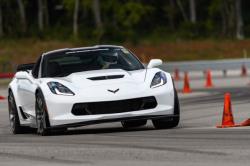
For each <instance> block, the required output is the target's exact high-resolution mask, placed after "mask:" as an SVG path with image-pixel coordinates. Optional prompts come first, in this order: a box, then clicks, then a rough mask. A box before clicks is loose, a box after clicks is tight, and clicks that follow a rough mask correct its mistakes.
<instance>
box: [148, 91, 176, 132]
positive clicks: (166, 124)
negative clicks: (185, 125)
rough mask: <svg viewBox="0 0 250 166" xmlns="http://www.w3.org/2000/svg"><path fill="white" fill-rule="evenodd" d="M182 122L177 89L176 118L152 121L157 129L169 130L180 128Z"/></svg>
mask: <svg viewBox="0 0 250 166" xmlns="http://www.w3.org/2000/svg"><path fill="white" fill-rule="evenodd" d="M179 121H180V104H179V99H178V95H177V91H176V89H175V90H174V116H173V117H169V118H162V119H156V120H152V122H153V124H154V127H155V128H156V129H168V128H174V127H176V126H178V124H179Z"/></svg>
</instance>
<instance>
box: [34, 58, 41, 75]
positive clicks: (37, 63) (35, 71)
mask: <svg viewBox="0 0 250 166" xmlns="http://www.w3.org/2000/svg"><path fill="white" fill-rule="evenodd" d="M41 59H42V58H41V57H40V58H39V59H38V61H37V62H36V64H35V66H34V68H33V70H32V76H33V77H34V78H38V74H39V68H40V63H41Z"/></svg>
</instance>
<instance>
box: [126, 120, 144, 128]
mask: <svg viewBox="0 0 250 166" xmlns="http://www.w3.org/2000/svg"><path fill="white" fill-rule="evenodd" d="M121 123H122V127H123V128H133V127H140V126H145V125H146V124H147V120H131V121H122V122H121Z"/></svg>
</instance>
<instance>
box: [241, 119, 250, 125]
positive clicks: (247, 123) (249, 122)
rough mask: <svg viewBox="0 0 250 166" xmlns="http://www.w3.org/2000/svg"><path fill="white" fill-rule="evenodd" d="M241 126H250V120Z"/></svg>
mask: <svg viewBox="0 0 250 166" xmlns="http://www.w3.org/2000/svg"><path fill="white" fill-rule="evenodd" d="M240 126H250V119H247V120H245V121H244V122H242V123H241V124H240Z"/></svg>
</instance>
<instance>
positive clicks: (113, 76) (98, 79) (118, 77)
mask: <svg viewBox="0 0 250 166" xmlns="http://www.w3.org/2000/svg"><path fill="white" fill-rule="evenodd" d="M123 77H124V75H109V76H98V77H90V78H88V79H89V80H92V81H100V80H110V79H120V78H123Z"/></svg>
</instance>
